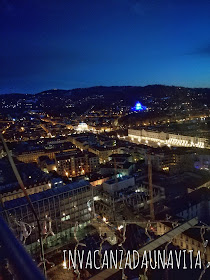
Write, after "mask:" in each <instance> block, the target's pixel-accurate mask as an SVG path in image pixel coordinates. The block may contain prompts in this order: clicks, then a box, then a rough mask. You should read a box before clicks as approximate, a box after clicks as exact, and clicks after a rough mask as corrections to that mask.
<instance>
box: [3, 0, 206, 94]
mask: <svg viewBox="0 0 210 280" xmlns="http://www.w3.org/2000/svg"><path fill="white" fill-rule="evenodd" d="M0 38H1V43H0V93H8V92H24V93H26V92H29V93H34V92H39V91H41V90H45V89H50V88H62V89H70V88H77V87H89V86H95V85H147V84H156V83H157V84H167V85H172V84H173V85H181V86H190V87H193V86H195V87H210V1H209V0H200V1H199V0H74V1H73V0H72V1H71V0H18V1H17V0H0Z"/></svg>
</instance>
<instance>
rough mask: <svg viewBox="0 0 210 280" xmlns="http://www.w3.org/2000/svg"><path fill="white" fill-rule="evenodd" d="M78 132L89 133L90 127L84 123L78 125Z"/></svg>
mask: <svg viewBox="0 0 210 280" xmlns="http://www.w3.org/2000/svg"><path fill="white" fill-rule="evenodd" d="M76 130H78V131H79V132H84V131H88V130H89V129H88V125H87V124H86V123H84V122H82V123H80V124H78V126H77V128H76Z"/></svg>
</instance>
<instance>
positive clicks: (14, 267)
mask: <svg viewBox="0 0 210 280" xmlns="http://www.w3.org/2000/svg"><path fill="white" fill-rule="evenodd" d="M0 257H1V259H6V260H8V263H9V269H10V270H11V274H12V275H14V279H17V280H23V279H24V280H45V277H44V276H43V274H42V273H41V272H40V270H39V269H38V268H37V266H36V263H35V262H34V261H33V260H32V258H31V256H30V255H29V254H28V253H27V252H26V250H25V249H24V247H23V246H22V245H21V244H20V242H19V241H18V240H17V239H16V237H15V236H14V234H13V233H12V231H11V230H10V229H9V227H8V225H7V224H6V223H5V221H4V220H3V219H2V218H1V217H0ZM3 270H4V272H5V271H6V272H5V273H9V272H8V268H7V265H6V264H4V268H3ZM2 277H4V276H3V275H2ZM0 278H1V277H0ZM5 279H12V278H3V280H5Z"/></svg>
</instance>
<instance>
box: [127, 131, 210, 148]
mask: <svg viewBox="0 0 210 280" xmlns="http://www.w3.org/2000/svg"><path fill="white" fill-rule="evenodd" d="M128 137H129V138H130V139H131V140H132V141H137V142H138V143H142V144H148V145H151V146H153V145H154V144H155V145H158V146H166V145H167V146H169V147H170V146H175V147H176V146H177V147H197V148H205V147H206V145H207V139H206V138H199V137H193V136H185V135H179V134H172V133H165V132H159V131H149V130H145V129H140V130H135V129H128Z"/></svg>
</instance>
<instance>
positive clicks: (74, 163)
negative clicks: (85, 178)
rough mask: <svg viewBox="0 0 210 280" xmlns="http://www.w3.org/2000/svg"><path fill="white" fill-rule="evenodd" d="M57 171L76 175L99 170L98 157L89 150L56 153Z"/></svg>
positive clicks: (62, 173) (71, 175)
mask: <svg viewBox="0 0 210 280" xmlns="http://www.w3.org/2000/svg"><path fill="white" fill-rule="evenodd" d="M56 168H57V173H58V174H59V175H62V176H67V177H75V176H81V175H85V174H87V173H91V172H97V171H98V170H99V159H98V157H97V156H96V155H95V154H93V153H89V152H81V151H73V152H68V153H61V154H57V155H56Z"/></svg>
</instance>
